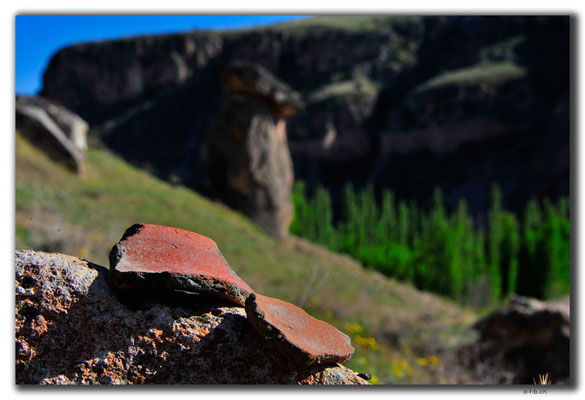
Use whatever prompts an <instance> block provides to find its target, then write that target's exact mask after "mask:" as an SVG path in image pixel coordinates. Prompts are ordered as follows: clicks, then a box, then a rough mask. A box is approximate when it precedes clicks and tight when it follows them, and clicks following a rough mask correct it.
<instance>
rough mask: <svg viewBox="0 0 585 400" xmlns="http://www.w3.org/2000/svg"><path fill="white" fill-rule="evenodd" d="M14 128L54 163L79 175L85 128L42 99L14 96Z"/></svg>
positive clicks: (83, 124)
mask: <svg viewBox="0 0 585 400" xmlns="http://www.w3.org/2000/svg"><path fill="white" fill-rule="evenodd" d="M16 129H18V131H19V132H20V133H21V135H23V136H24V137H26V138H27V139H28V140H30V141H31V143H33V144H34V145H35V146H37V147H38V148H40V149H41V150H43V151H44V152H45V153H46V154H47V155H48V156H49V157H50V158H52V159H53V160H54V161H56V162H58V163H60V164H62V165H65V166H66V167H68V168H70V169H71V170H73V171H75V172H77V173H79V174H82V173H83V163H84V160H85V157H86V154H87V132H88V129H89V126H88V124H87V122H85V121H84V120H83V119H82V118H80V117H79V116H77V115H76V114H74V113H73V112H71V111H69V110H68V109H66V108H65V107H63V106H60V105H57V104H55V103H53V102H51V101H49V100H46V99H44V98H42V97H26V96H17V97H16Z"/></svg>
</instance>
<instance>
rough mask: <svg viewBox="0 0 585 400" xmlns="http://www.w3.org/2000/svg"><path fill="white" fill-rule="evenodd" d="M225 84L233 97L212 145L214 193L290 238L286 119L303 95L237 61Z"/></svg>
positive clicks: (209, 143) (255, 67) (274, 232)
mask: <svg viewBox="0 0 585 400" xmlns="http://www.w3.org/2000/svg"><path fill="white" fill-rule="evenodd" d="M223 83H224V89H225V91H226V93H227V95H228V100H227V102H226V104H225V105H224V107H223V109H222V111H221V113H220V116H219V119H218V120H217V122H216V124H215V126H214V128H213V129H212V130H211V132H210V134H209V136H208V139H207V145H206V149H207V166H208V168H207V171H208V175H209V180H210V184H211V191H212V194H213V195H215V196H217V197H219V198H220V199H222V200H223V201H225V202H226V203H227V204H228V205H230V206H231V207H232V208H235V209H237V210H240V211H242V212H243V213H244V214H246V215H247V216H249V217H250V218H251V219H252V220H254V221H255V222H256V223H258V224H259V225H260V226H261V227H263V228H264V229H265V230H266V231H268V232H269V233H270V234H271V235H273V236H275V237H277V238H279V239H285V238H286V237H287V236H288V227H289V225H290V222H291V220H292V206H291V199H290V193H291V186H292V183H293V168H292V161H291V158H290V153H289V150H288V146H287V139H286V121H285V117H286V116H289V115H292V114H294V113H295V112H296V111H298V110H299V109H300V108H302V106H303V104H302V102H301V100H300V96H299V94H298V93H296V92H294V91H293V90H292V89H290V88H289V87H288V86H286V85H285V84H284V83H282V82H280V81H278V80H277V79H276V78H275V77H274V76H273V75H272V74H271V73H270V72H268V71H267V70H266V69H264V68H263V67H261V66H259V65H254V64H250V63H244V62H235V63H233V64H231V65H230V66H229V67H228V68H227V69H226V70H225V71H224V74H223Z"/></svg>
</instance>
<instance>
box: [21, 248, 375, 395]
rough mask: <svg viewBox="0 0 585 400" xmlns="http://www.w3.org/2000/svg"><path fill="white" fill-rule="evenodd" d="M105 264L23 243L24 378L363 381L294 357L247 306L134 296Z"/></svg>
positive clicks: (45, 380)
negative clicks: (268, 337)
mask: <svg viewBox="0 0 585 400" xmlns="http://www.w3.org/2000/svg"><path fill="white" fill-rule="evenodd" d="M106 273H107V271H106V270H105V269H104V268H103V267H100V266H97V265H95V264H92V263H89V262H87V261H85V260H81V259H79V258H76V257H71V256H66V255H61V254H48V253H42V252H35V251H17V252H16V331H15V336H16V383H17V384H140V383H141V384H147V383H148V384H333V385H337V384H366V382H365V381H364V380H363V379H361V378H359V377H358V376H357V375H356V374H355V373H354V372H353V371H351V370H349V369H347V368H344V367H342V366H340V365H336V364H329V365H322V366H314V367H304V368H303V367H299V366H298V365H296V364H294V363H291V362H290V361H289V360H288V359H287V358H286V357H284V356H282V355H280V354H279V353H278V352H275V351H273V350H271V349H270V348H269V347H268V346H267V343H266V341H265V340H264V339H263V338H262V337H260V336H259V335H258V334H257V333H256V332H255V331H254V330H253V329H252V328H251V326H250V324H249V322H248V320H247V319H246V315H245V312H244V310H243V309H242V308H241V307H235V306H232V305H229V304H226V303H220V302H218V301H216V300H210V299H208V298H203V297H201V296H198V295H195V294H188V293H180V292H174V293H170V292H169V291H167V292H158V291H155V290H153V289H151V290H149V291H147V292H145V291H140V290H137V291H135V293H134V295H133V297H132V299H131V300H132V301H129V302H127V301H126V300H128V298H122V297H120V298H117V297H116V296H115V295H114V294H113V293H112V292H111V291H110V289H109V286H108V284H107V283H106V281H105V278H104V276H105V274H106Z"/></svg>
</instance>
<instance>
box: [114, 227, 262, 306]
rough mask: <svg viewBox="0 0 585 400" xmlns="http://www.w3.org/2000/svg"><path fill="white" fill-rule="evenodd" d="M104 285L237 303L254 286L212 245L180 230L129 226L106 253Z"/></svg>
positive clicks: (195, 235) (200, 236) (251, 291)
mask: <svg viewBox="0 0 585 400" xmlns="http://www.w3.org/2000/svg"><path fill="white" fill-rule="evenodd" d="M108 283H109V284H110V286H112V287H115V288H118V289H137V288H158V289H174V290H184V291H188V292H194V293H203V294H210V295H214V296H218V297H222V298H225V299H227V300H230V301H232V302H234V303H236V304H238V305H241V306H243V305H244V302H245V300H246V298H247V297H248V295H249V294H250V293H253V292H254V290H253V289H252V288H251V287H250V286H249V285H248V284H247V283H246V282H244V281H243V280H242V279H240V277H239V276H238V275H237V274H236V273H235V272H234V271H233V270H232V269H231V268H230V266H229V265H228V263H227V261H226V260H225V258H224V257H223V255H222V254H221V252H220V251H219V249H218V247H217V244H216V243H215V242H214V241H213V240H211V239H209V238H207V237H205V236H203V235H200V234H198V233H195V232H190V231H186V230H183V229H178V228H173V227H168V226H161V225H151V224H135V225H133V226H131V227H130V228H128V229H127V230H126V232H125V233H124V235H123V236H122V239H121V240H120V241H119V242H118V243H116V244H115V245H114V247H113V248H112V251H111V252H110V271H109V273H108Z"/></svg>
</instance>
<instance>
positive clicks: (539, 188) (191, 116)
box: [42, 16, 570, 217]
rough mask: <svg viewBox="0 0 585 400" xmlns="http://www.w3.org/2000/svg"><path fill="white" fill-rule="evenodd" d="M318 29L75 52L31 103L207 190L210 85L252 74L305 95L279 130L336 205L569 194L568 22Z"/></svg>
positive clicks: (299, 169)
mask: <svg viewBox="0 0 585 400" xmlns="http://www.w3.org/2000/svg"><path fill="white" fill-rule="evenodd" d="M315 21H316V22H315V23H314V24H313V25H310V24H307V25H304V28H303V25H301V26H299V27H297V28H294V26H292V27H290V26H289V27H287V26H286V25H285V26H282V27H279V26H277V27H274V28H271V29H261V30H251V31H242V32H230V33H225V32H192V33H185V34H176V35H165V36H159V37H141V38H131V39H124V40H118V41H111V42H102V43H89V44H83V45H76V46H72V47H69V48H66V49H63V50H62V51H60V52H58V53H57V54H56V55H55V56H54V57H53V59H52V60H51V62H50V64H49V66H48V68H47V70H46V72H45V76H44V84H43V90H42V94H43V95H45V96H47V97H48V98H51V99H55V100H58V101H60V102H62V103H63V104H65V105H66V106H67V107H70V108H71V109H72V110H74V111H76V112H78V113H79V114H80V115H81V116H82V117H84V118H86V119H87V120H88V121H89V122H90V123H91V124H92V134H93V135H95V136H98V137H100V138H101V140H102V141H103V142H104V143H105V144H106V145H107V146H108V147H110V148H112V149H113V150H114V151H116V152H118V153H120V154H121V155H123V156H124V157H125V158H126V159H128V160H130V161H132V162H133V163H135V164H136V165H138V166H140V167H143V168H146V169H148V170H150V171H152V172H154V173H156V174H157V175H159V176H161V177H163V178H164V179H168V180H170V181H171V182H183V183H185V184H187V185H188V186H190V187H193V188H195V189H196V190H199V191H201V192H204V193H207V191H208V190H209V181H208V180H207V175H206V171H205V165H206V164H205V161H204V154H203V148H204V143H205V139H206V136H207V134H208V132H209V130H210V129H211V127H212V125H211V124H212V122H213V121H215V120H216V119H217V116H218V113H219V112H220V110H221V107H222V104H223V103H224V100H223V97H222V91H221V85H220V80H219V75H220V72H221V71H223V70H224V69H225V67H226V65H228V64H229V63H230V62H231V61H233V60H237V59H241V60H245V61H252V62H255V63H258V64H260V65H262V66H263V67H265V68H266V69H267V70H269V71H270V72H272V73H273V74H274V75H276V76H278V77H279V78H281V79H282V80H283V81H284V82H286V83H287V84H288V85H290V86H291V87H294V88H295V89H296V90H299V92H300V93H301V94H302V98H303V100H304V101H305V103H306V108H305V110H304V112H302V113H299V114H298V115H296V116H293V117H291V118H290V120H289V123H288V139H289V146H290V150H291V154H292V160H293V165H294V170H295V177H296V178H297V179H302V180H305V181H307V185H308V187H309V188H314V187H315V186H316V185H318V184H320V185H324V186H327V187H329V188H330V189H332V190H333V193H334V204H335V193H339V192H341V189H342V187H343V185H344V184H346V183H348V182H353V183H354V184H356V185H357V186H360V185H361V184H362V183H363V182H365V181H367V180H373V181H374V183H375V186H376V188H377V189H381V188H390V189H392V190H394V191H395V192H397V195H398V197H401V198H412V199H417V200H419V202H421V203H422V205H425V202H426V201H427V199H429V198H430V197H431V196H430V194H431V191H432V190H433V188H434V187H436V186H441V187H442V188H443V192H444V194H445V197H446V200H447V203H448V205H450V206H455V205H456V202H457V200H458V199H459V198H461V197H463V198H466V199H467V200H468V202H469V206H470V209H471V211H472V212H473V213H474V214H475V215H476V216H478V217H481V216H482V215H483V214H484V213H485V211H486V209H487V205H488V204H487V203H488V199H489V190H490V186H491V184H492V183H493V182H498V183H500V185H501V186H502V191H503V197H504V205H505V206H507V207H510V208H512V209H519V208H521V207H522V206H523V205H524V204H525V202H526V201H527V199H528V198H532V197H549V196H553V197H554V196H557V195H560V194H568V187H569V161H568V160H569V131H570V130H569V106H570V103H569V97H570V95H569V30H570V26H569V25H570V21H569V18H568V17H545V16H539V17H519V16H515V17H422V18H421V17H377V18H374V17H372V18H371V20H368V21H369V25H368V26H365V27H363V28H361V27H360V26H358V25H357V24H356V26H353V25H352V21H351V19H347V23H346V28H343V27H341V26H342V25H340V24H337V25H336V26H331V25H327V24H323V25H319V22H318V21H319V19H316V20H315ZM453 43H457V46H454V45H453ZM138 143H140V144H138Z"/></svg>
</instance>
